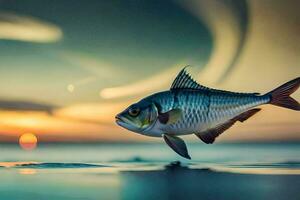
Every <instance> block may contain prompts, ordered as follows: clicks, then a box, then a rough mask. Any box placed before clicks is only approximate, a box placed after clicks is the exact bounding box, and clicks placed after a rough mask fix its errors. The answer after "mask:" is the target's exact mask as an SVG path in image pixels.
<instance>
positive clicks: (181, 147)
mask: <svg viewBox="0 0 300 200" xmlns="http://www.w3.org/2000/svg"><path fill="white" fill-rule="evenodd" d="M163 138H164V140H165V142H166V143H167V144H168V145H169V147H171V149H173V150H174V151H175V152H176V153H178V154H179V155H181V156H182V157H184V158H187V159H191V157H190V155H189V153H188V150H187V148H186V144H185V142H184V141H183V140H182V139H181V138H179V137H176V136H173V135H168V134H163Z"/></svg>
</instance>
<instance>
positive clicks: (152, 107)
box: [115, 67, 300, 159]
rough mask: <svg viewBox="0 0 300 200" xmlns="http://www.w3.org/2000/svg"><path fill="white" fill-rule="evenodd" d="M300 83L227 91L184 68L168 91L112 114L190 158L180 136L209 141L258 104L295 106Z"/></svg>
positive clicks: (125, 125)
mask: <svg viewBox="0 0 300 200" xmlns="http://www.w3.org/2000/svg"><path fill="white" fill-rule="evenodd" d="M299 86H300V77H298V78H296V79H294V80H291V81H289V82H287V83H285V84H283V85H281V86H279V87H277V88H276V89H274V90H272V91H270V92H268V93H266V94H263V95H260V94H259V93H239V92H231V91H225V90H219V89H213V88H209V87H206V86H204V85H201V84H199V83H197V82H196V81H195V80H194V79H193V78H192V76H191V75H190V74H189V73H188V72H187V67H184V68H183V69H182V70H181V71H180V72H179V73H178V75H177V76H176V78H175V80H174V81H173V83H172V85H171V88H170V89H169V90H167V91H162V92H158V93H155V94H152V95H150V96H147V97H145V98H143V99H141V100H140V101H139V102H137V103H133V104H132V105H130V106H129V107H128V108H126V109H125V110H124V111H122V112H121V113H119V114H117V115H116V117H115V119H116V123H117V124H118V125H119V126H121V127H123V128H125V129H127V130H130V131H132V132H135V133H138V134H142V135H145V136H150V137H160V138H163V139H164V141H165V142H166V144H167V145H168V146H169V147H170V148H171V149H173V150H174V151H175V152H176V153H177V154H179V155H180V156H182V157H184V158H186V159H191V157H190V155H189V153H188V149H187V146H186V144H185V142H184V140H183V139H181V138H180V137H179V136H184V135H190V134H194V135H196V136H197V137H198V138H199V139H200V140H201V141H203V142H204V143H206V144H212V143H214V142H215V140H216V138H217V137H218V136H220V135H221V134H222V133H223V132H225V131H226V130H227V129H229V128H230V127H232V126H233V125H234V124H235V123H236V122H244V121H246V120H247V119H249V118H251V117H252V116H254V115H255V114H257V113H258V112H259V111H261V108H259V107H258V106H260V105H263V104H271V105H275V106H279V107H284V108H287V109H291V110H296V111H299V110H300V104H299V102H297V101H296V100H295V99H293V98H292V97H291V96H290V95H291V94H292V93H294V92H295V91H296V90H297V89H298V88H299Z"/></svg>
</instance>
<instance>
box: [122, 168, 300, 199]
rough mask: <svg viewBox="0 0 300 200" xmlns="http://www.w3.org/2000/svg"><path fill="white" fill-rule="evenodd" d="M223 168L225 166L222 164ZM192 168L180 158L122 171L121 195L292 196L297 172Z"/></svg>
mask: <svg viewBox="0 0 300 200" xmlns="http://www.w3.org/2000/svg"><path fill="white" fill-rule="evenodd" d="M224 169H225V168H224ZM233 172H235V173H229V172H226V171H216V170H215V169H210V168H202V169H191V168H189V167H188V166H182V165H181V164H180V163H179V162H176V163H172V164H170V165H167V166H165V168H164V169H163V170H152V171H123V172H122V173H121V174H120V177H121V182H122V188H121V196H122V197H123V199H151V200H152V199H241V198H243V199H245V200H247V199H249V200H250V199H251V200H252V199H264V200H265V199H295V197H297V196H298V197H299V192H298V191H299V183H300V176H299V175H294V176H291V175H283V174H281V175H279V174H276V175H275V174H273V175H270V174H269V173H268V174H241V173H238V171H233Z"/></svg>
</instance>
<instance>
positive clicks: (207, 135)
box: [195, 108, 261, 144]
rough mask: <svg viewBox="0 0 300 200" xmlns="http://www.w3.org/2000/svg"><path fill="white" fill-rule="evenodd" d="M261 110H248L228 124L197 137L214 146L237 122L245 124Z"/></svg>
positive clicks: (198, 134) (197, 134)
mask: <svg viewBox="0 0 300 200" xmlns="http://www.w3.org/2000/svg"><path fill="white" fill-rule="evenodd" d="M260 110H261V109H260V108H254V109H251V110H248V111H246V112H243V113H242V114H240V115H238V116H236V117H234V118H232V119H230V120H228V121H227V122H225V123H223V124H220V125H218V126H216V127H214V128H211V129H208V130H206V131H204V132H200V133H196V134H195V135H196V136H197V137H198V138H199V139H200V140H202V141H203V142H204V143H206V144H212V143H214V141H215V139H216V137H218V136H219V135H221V134H222V133H223V132H224V131H226V130H227V129H229V128H230V127H231V126H232V125H233V124H235V122H237V121H240V122H244V121H246V120H247V119H249V118H250V117H252V116H253V115H255V114H256V113H257V112H259V111H260Z"/></svg>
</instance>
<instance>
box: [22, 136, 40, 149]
mask: <svg viewBox="0 0 300 200" xmlns="http://www.w3.org/2000/svg"><path fill="white" fill-rule="evenodd" d="M37 142H38V139H37V137H36V136H35V135H34V134H33V133H24V134H22V135H21V136H20V138H19V145H20V147H22V149H25V150H33V149H35V148H36V146H37Z"/></svg>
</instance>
